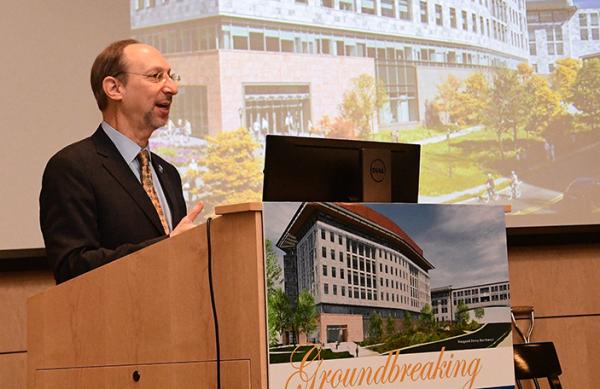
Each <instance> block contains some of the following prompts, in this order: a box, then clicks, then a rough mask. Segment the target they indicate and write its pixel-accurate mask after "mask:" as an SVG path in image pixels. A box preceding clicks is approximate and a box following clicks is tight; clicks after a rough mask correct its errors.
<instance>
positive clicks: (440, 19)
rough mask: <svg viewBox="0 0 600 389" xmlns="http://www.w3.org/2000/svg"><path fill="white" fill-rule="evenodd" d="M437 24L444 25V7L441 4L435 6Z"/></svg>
mask: <svg viewBox="0 0 600 389" xmlns="http://www.w3.org/2000/svg"><path fill="white" fill-rule="evenodd" d="M435 24H437V25H438V26H443V25H444V15H443V13H442V5H441V4H436V5H435Z"/></svg>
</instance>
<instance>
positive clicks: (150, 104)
mask: <svg viewBox="0 0 600 389" xmlns="http://www.w3.org/2000/svg"><path fill="white" fill-rule="evenodd" d="M123 61H124V64H125V70H124V72H125V73H127V84H126V85H124V86H123V100H122V104H121V113H122V114H124V116H125V117H126V118H127V121H128V122H129V125H130V126H131V127H132V129H134V130H135V129H140V130H148V129H150V130H155V129H157V128H159V127H162V126H164V125H165V124H167V120H168V119H169V110H170V108H171V102H172V99H173V96H174V95H175V94H177V84H176V83H175V82H174V81H173V80H171V78H169V77H166V78H165V79H164V80H162V81H157V79H156V78H154V77H153V76H156V75H157V74H159V73H161V72H162V73H169V72H170V70H171V67H170V66H169V64H168V63H167V61H166V60H165V58H164V57H163V56H162V55H161V54H160V52H159V51H158V50H156V49H155V48H154V47H152V46H148V45H145V44H133V45H129V46H127V47H125V49H124V50H123Z"/></svg>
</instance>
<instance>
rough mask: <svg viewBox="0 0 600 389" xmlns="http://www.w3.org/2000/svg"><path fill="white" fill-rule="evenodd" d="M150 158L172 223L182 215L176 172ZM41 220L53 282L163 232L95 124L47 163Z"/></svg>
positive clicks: (148, 203) (137, 184) (128, 170)
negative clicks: (86, 135)
mask: <svg viewBox="0 0 600 389" xmlns="http://www.w3.org/2000/svg"><path fill="white" fill-rule="evenodd" d="M151 160H152V165H153V166H154V170H155V171H156V174H157V175H158V178H159V180H160V183H161V186H162V188H163V191H164V193H165V197H166V199H167V202H168V203H169V208H170V209H171V216H172V221H173V226H176V225H177V224H178V223H179V221H180V220H181V219H182V218H183V217H184V216H185V215H186V206H185V201H184V199H183V193H182V190H181V178H180V177H179V173H178V172H177V170H176V169H175V167H173V166H172V165H171V164H169V163H168V162H166V161H164V160H163V159H162V158H160V157H159V156H157V155H155V154H152V158H151ZM40 225H41V229H42V234H43V236H44V242H45V244H46V251H47V254H48V258H49V259H50V261H51V262H52V264H53V267H54V277H55V278H56V282H57V283H60V282H63V281H66V280H68V279H70V278H73V277H75V276H77V275H79V274H82V273H85V272H87V271H89V270H91V269H94V268H96V267H98V266H102V265H104V264H106V263H108V262H111V261H114V260H115V259H117V258H120V257H123V256H125V255H127V254H130V253H132V252H134V251H137V250H139V249H141V248H144V247H146V246H148V245H150V244H152V243H155V242H158V241H160V240H162V239H164V238H166V235H165V234H164V231H163V229H162V226H161V224H160V219H159V218H158V214H157V212H156V210H155V209H154V206H153V205H152V202H151V201H150V198H149V197H148V195H146V192H145V191H144V189H143V188H142V184H141V183H140V182H139V181H138V180H137V178H136V177H135V175H134V174H133V172H132V171H131V168H130V167H129V166H128V165H127V163H126V162H125V160H124V159H123V157H122V156H121V154H120V153H119V151H118V150H117V148H116V146H115V145H114V144H113V143H112V141H111V140H110V138H109V137H108V136H107V135H106V134H105V133H104V131H103V130H102V128H100V127H99V128H98V129H97V130H96V132H95V133H94V134H93V135H92V136H91V137H90V138H86V139H84V140H82V141H79V142H77V143H74V144H72V145H70V146H67V147H65V148H64V149H62V150H61V151H59V152H58V153H56V154H55V155H54V156H53V157H52V158H51V159H50V161H49V162H48V164H47V165H46V169H45V171H44V176H43V179H42V191H41V193H40Z"/></svg>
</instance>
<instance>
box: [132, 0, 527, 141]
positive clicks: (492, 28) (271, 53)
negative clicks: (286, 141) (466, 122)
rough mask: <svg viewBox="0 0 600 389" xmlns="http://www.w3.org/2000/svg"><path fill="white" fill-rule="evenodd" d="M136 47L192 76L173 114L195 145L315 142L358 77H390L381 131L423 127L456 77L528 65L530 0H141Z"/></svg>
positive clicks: (135, 19)
mask: <svg viewBox="0 0 600 389" xmlns="http://www.w3.org/2000/svg"><path fill="white" fill-rule="evenodd" d="M131 22H132V29H133V34H134V36H135V37H136V38H138V39H140V40H142V41H144V42H147V43H149V44H152V45H154V46H156V47H157V48H159V49H160V50H161V51H162V52H163V53H166V54H167V56H168V59H169V61H170V62H171V64H172V65H173V68H174V69H176V70H177V71H178V72H179V73H181V74H182V75H183V81H182V84H181V85H182V87H181V88H180V95H179V96H178V97H177V99H176V104H175V105H174V108H173V113H172V117H174V118H178V117H185V118H186V120H189V121H190V122H191V124H192V131H193V134H194V135H195V136H204V135H207V134H215V133H217V132H220V131H227V130H232V129H235V128H238V127H245V128H248V129H251V130H252V131H253V132H255V133H292V134H300V133H308V132H310V130H311V128H312V127H313V126H314V125H316V124H317V123H318V122H319V121H320V120H321V119H322V118H323V117H324V116H328V117H334V116H335V115H336V114H338V109H339V105H340V103H341V101H342V99H343V95H344V93H345V91H347V90H348V88H350V86H351V80H352V79H353V78H356V77H358V76H359V75H363V74H367V75H370V76H372V77H374V78H377V79H380V80H382V82H383V84H384V86H385V90H386V92H387V95H388V102H387V103H386V105H385V106H384V107H383V108H382V109H380V110H379V114H378V118H377V120H376V125H378V126H380V127H381V126H385V127H386V128H397V127H398V126H402V125H404V126H405V125H407V124H409V125H410V123H418V122H423V121H424V118H425V110H426V105H427V102H428V101H431V100H432V99H433V97H434V96H435V94H436V93H437V89H436V85H437V84H438V83H439V82H441V81H443V80H445V79H446V78H447V76H448V75H449V74H453V75H455V76H456V77H458V78H465V77H467V76H468V75H469V74H471V73H472V72H473V71H476V70H477V71H479V70H482V69H484V70H485V69H491V68H493V67H498V66H500V67H509V68H514V67H515V66H516V65H517V64H518V63H520V62H524V61H526V60H527V58H528V51H529V45H528V41H527V25H526V11H525V0H473V1H461V0H449V1H432V0H427V1H419V0H280V1H276V0H243V1H242V0H239V1H232V0H229V1H224V0H170V1H167V0H132V8H131Z"/></svg>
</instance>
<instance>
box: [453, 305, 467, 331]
mask: <svg viewBox="0 0 600 389" xmlns="http://www.w3.org/2000/svg"><path fill="white" fill-rule="evenodd" d="M455 321H456V326H457V327H458V328H461V329H462V328H466V327H467V325H468V324H469V307H468V306H467V304H465V303H464V302H462V301H459V302H458V305H457V306H456V314H455Z"/></svg>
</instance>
